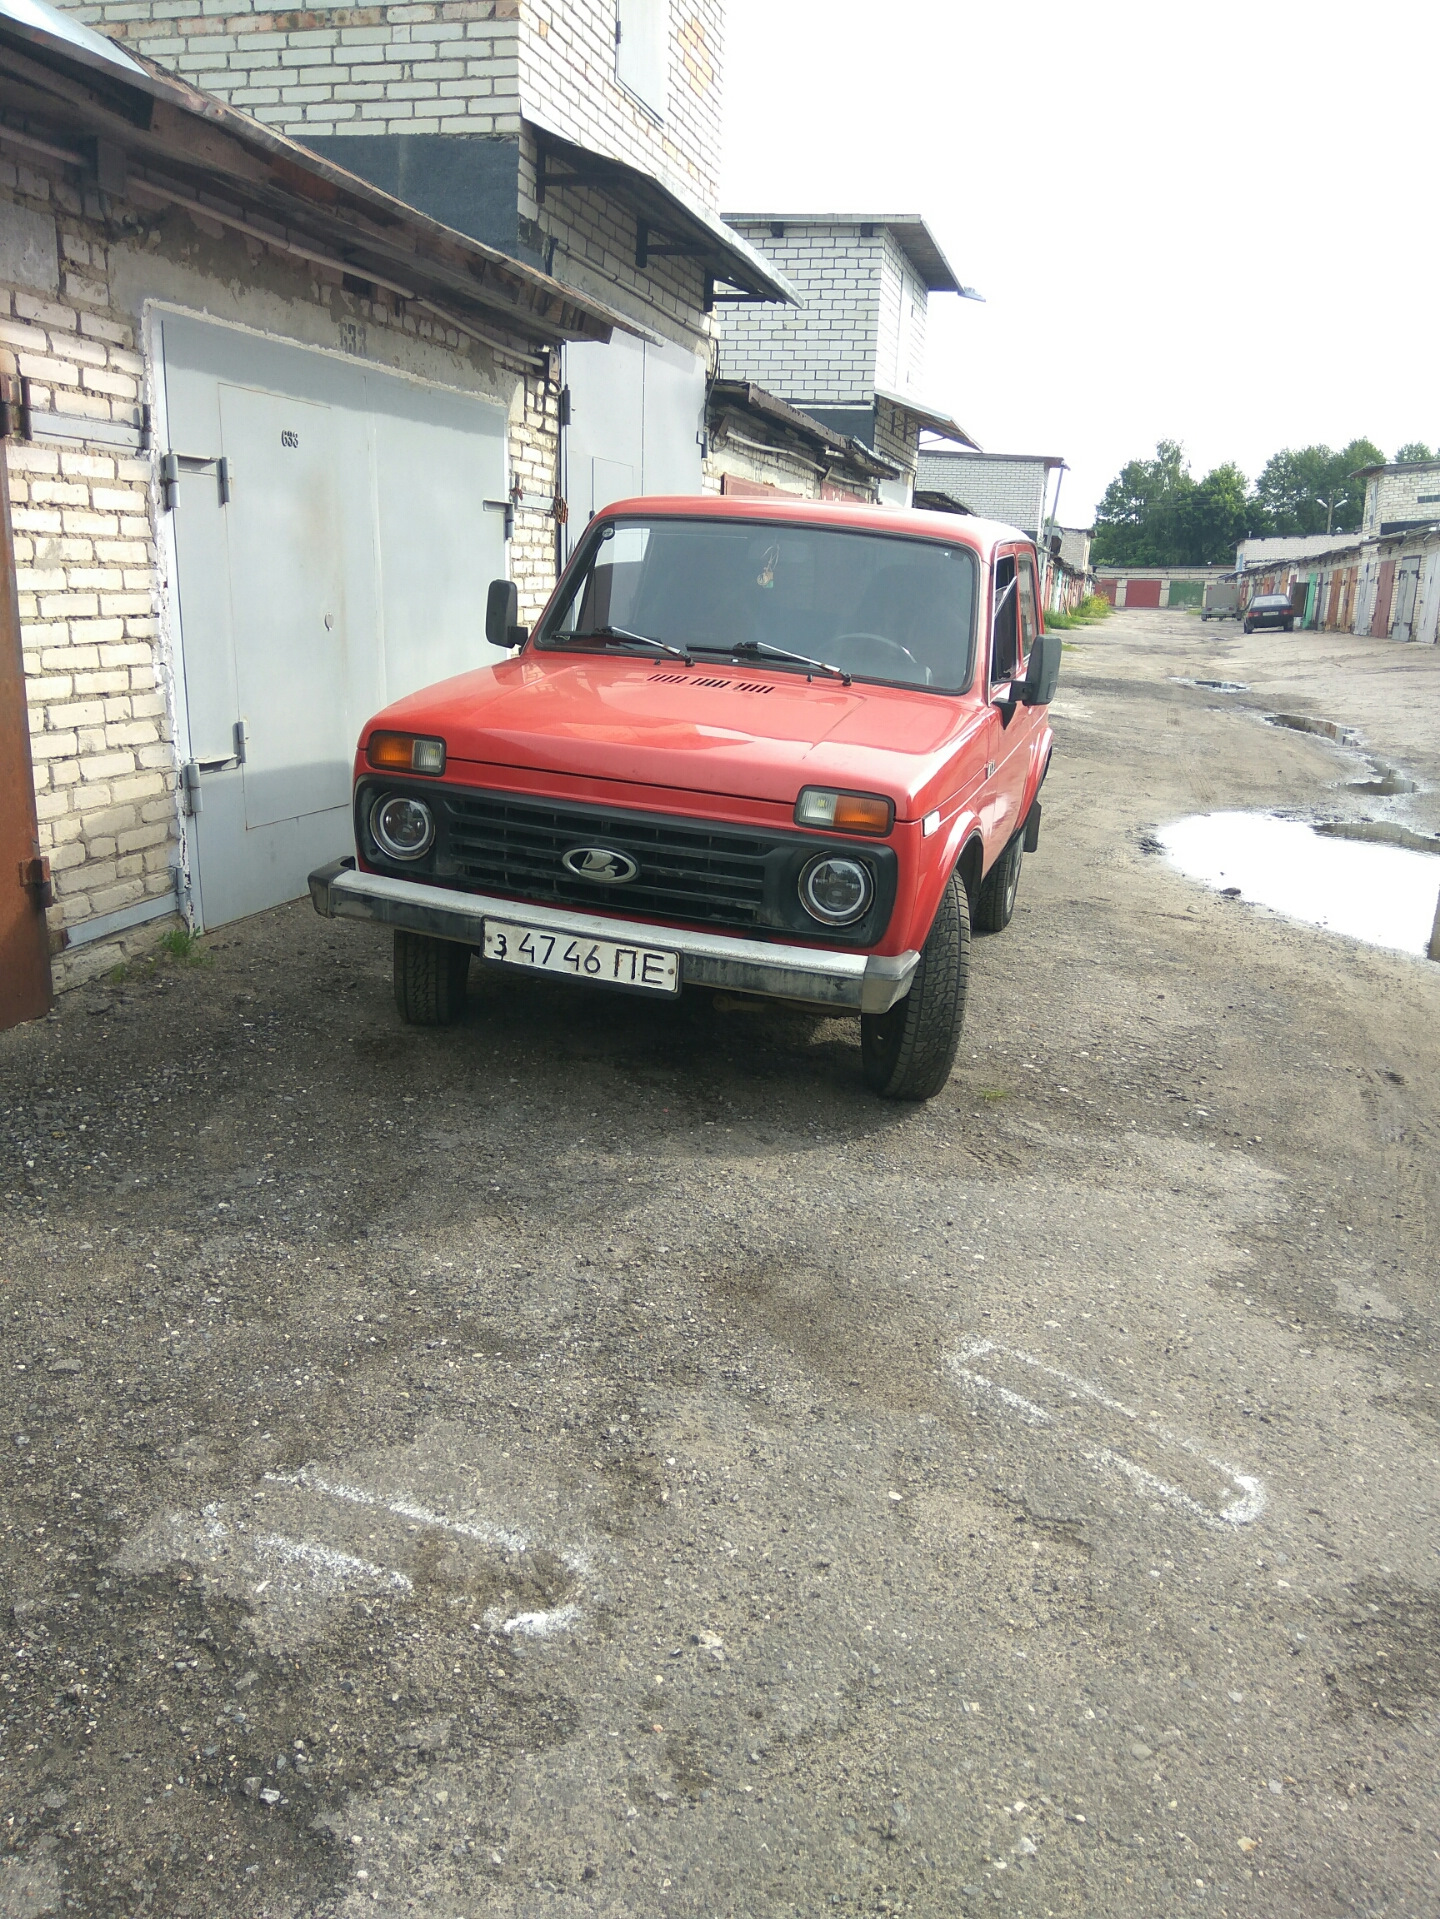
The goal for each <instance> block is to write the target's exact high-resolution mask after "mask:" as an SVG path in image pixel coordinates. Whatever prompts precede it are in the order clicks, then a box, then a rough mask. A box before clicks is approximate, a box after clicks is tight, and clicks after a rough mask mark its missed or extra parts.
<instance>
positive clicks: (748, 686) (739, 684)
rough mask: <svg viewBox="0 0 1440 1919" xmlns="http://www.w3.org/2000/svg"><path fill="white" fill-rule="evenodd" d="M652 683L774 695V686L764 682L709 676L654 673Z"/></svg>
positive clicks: (651, 676)
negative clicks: (714, 687)
mask: <svg viewBox="0 0 1440 1919" xmlns="http://www.w3.org/2000/svg"><path fill="white" fill-rule="evenodd" d="M650 678H651V680H652V681H655V680H660V681H661V682H663V684H664V685H666V686H728V687H730V688H731V690H732V691H733V692H736V693H773V692H774V691H775V689H774V687H773V686H770V685H769V684H767V682H766V681H764V680H717V679H712V678H710V677H709V676H708V675H707V676H705V677H703V678H701V677H695V678H692V677H691V675H690V674H688V673H652V674H651V675H650Z"/></svg>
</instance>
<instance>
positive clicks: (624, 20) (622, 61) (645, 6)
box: [615, 0, 670, 120]
mask: <svg viewBox="0 0 1440 1919" xmlns="http://www.w3.org/2000/svg"><path fill="white" fill-rule="evenodd" d="M669 66H670V0H615V77H616V78H617V79H618V80H619V82H620V84H621V86H622V87H624V89H625V91H626V92H627V93H633V94H634V95H635V98H636V99H637V100H638V101H640V103H641V105H642V106H646V107H648V108H649V109H650V111H651V113H653V114H654V115H655V117H656V119H657V120H663V119H664V118H665V92H666V80H667V77H668V73H669Z"/></svg>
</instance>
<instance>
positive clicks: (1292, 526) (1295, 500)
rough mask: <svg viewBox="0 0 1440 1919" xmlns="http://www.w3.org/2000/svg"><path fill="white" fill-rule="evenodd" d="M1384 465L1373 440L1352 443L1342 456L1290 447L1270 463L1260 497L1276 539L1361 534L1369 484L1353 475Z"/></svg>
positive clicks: (1259, 489)
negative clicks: (1365, 468)
mask: <svg viewBox="0 0 1440 1919" xmlns="http://www.w3.org/2000/svg"><path fill="white" fill-rule="evenodd" d="M1384 462H1385V455H1384V454H1383V453H1382V452H1381V451H1380V449H1379V447H1378V446H1376V445H1375V443H1374V441H1373V440H1352V441H1351V442H1350V444H1349V445H1348V446H1346V447H1342V448H1341V450H1340V452H1338V453H1336V452H1335V451H1334V450H1333V449H1332V448H1330V447H1328V446H1302V447H1285V448H1283V449H1282V450H1281V451H1280V452H1279V453H1275V454H1272V455H1271V457H1270V459H1269V460H1267V461H1266V463H1265V470H1264V472H1263V473H1262V474H1261V475H1260V478H1259V480H1258V481H1257V482H1256V486H1255V497H1256V500H1257V502H1258V503H1259V505H1260V507H1261V508H1262V510H1263V512H1264V515H1265V519H1266V522H1267V524H1268V528H1269V530H1270V531H1271V532H1273V533H1280V534H1288V535H1291V536H1298V535H1308V534H1312V533H1325V532H1335V533H1355V532H1358V531H1359V528H1360V514H1361V509H1362V508H1363V507H1364V504H1365V482H1364V481H1363V480H1355V479H1352V478H1351V475H1352V474H1353V473H1354V472H1355V471H1356V470H1357V469H1358V468H1360V467H1365V466H1383V465H1384Z"/></svg>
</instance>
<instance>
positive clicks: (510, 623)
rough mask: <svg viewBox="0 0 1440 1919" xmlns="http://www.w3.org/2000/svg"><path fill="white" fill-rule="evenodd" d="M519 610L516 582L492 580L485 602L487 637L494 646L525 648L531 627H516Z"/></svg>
mask: <svg viewBox="0 0 1440 1919" xmlns="http://www.w3.org/2000/svg"><path fill="white" fill-rule="evenodd" d="M519 610H520V598H519V595H518V594H517V593H516V591H515V582H514V581H513V580H492V581H491V582H490V591H489V594H488V595H487V597H486V600H485V637H486V639H487V640H488V641H489V642H490V644H491V645H492V646H523V645H524V644H525V642H526V640H528V639H529V637H530V629H529V627H528V626H517V625H516V622H515V616H516V614H517V613H518V612H519Z"/></svg>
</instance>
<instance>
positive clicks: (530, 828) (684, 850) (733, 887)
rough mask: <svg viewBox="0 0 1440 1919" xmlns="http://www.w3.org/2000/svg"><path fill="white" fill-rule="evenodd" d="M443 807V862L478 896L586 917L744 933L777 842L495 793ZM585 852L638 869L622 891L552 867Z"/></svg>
mask: <svg viewBox="0 0 1440 1919" xmlns="http://www.w3.org/2000/svg"><path fill="white" fill-rule="evenodd" d="M445 806H446V812H447V815H448V818H447V821H446V825H447V828H448V831H447V832H446V835H445V841H446V844H445V847H444V851H443V854H442V861H443V865H444V867H445V868H446V869H447V871H448V873H449V874H450V875H451V876H453V877H454V878H456V879H458V880H459V881H460V882H461V883H462V884H464V885H466V886H473V887H474V888H476V889H477V891H482V892H489V891H494V892H496V893H508V894H511V895H513V896H514V897H516V898H519V899H527V900H535V901H537V902H539V903H541V904H545V905H563V906H582V907H587V908H589V910H590V911H591V912H597V911H600V912H603V911H605V910H607V909H613V910H614V911H617V912H624V913H636V914H645V913H654V914H657V915H659V916H661V917H667V918H671V919H680V920H691V921H695V922H698V923H699V924H702V925H710V926H725V927H730V928H733V929H735V930H736V931H742V932H743V931H745V930H746V929H747V928H750V927H754V926H758V925H759V924H761V922H762V918H763V908H764V903H765V862H766V858H767V856H768V855H770V854H771V853H773V852H774V851H775V850H776V849H777V848H779V847H780V846H781V845H782V844H783V842H781V841H779V840H777V839H776V838H775V837H773V836H772V835H769V834H761V833H751V832H747V831H745V830H743V829H737V828H735V827H712V826H707V825H703V824H701V823H699V822H696V821H690V820H659V819H655V818H653V817H648V816H645V815H637V814H627V813H623V812H614V811H611V810H610V809H608V808H602V807H593V808H592V807H586V806H557V805H550V804H548V803H545V802H543V801H541V802H537V801H533V800H517V799H511V798H509V797H508V796H506V795H504V794H499V793H449V794H447V795H446V799H445ZM583 846H597V847H605V848H608V849H609V850H611V851H613V852H619V853H628V854H629V856H630V858H631V859H632V860H634V862H635V864H636V866H637V867H638V868H639V872H638V873H637V875H636V877H635V878H634V879H633V880H631V881H629V882H628V883H627V884H625V885H622V886H599V885H596V884H595V883H594V882H593V881H590V880H583V879H579V878H577V877H575V876H574V875H573V874H571V873H569V872H567V871H566V869H565V868H564V867H563V866H562V865H561V863H560V861H561V856H562V855H563V854H564V853H566V852H568V851H569V850H570V849H571V848H572V847H583Z"/></svg>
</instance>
